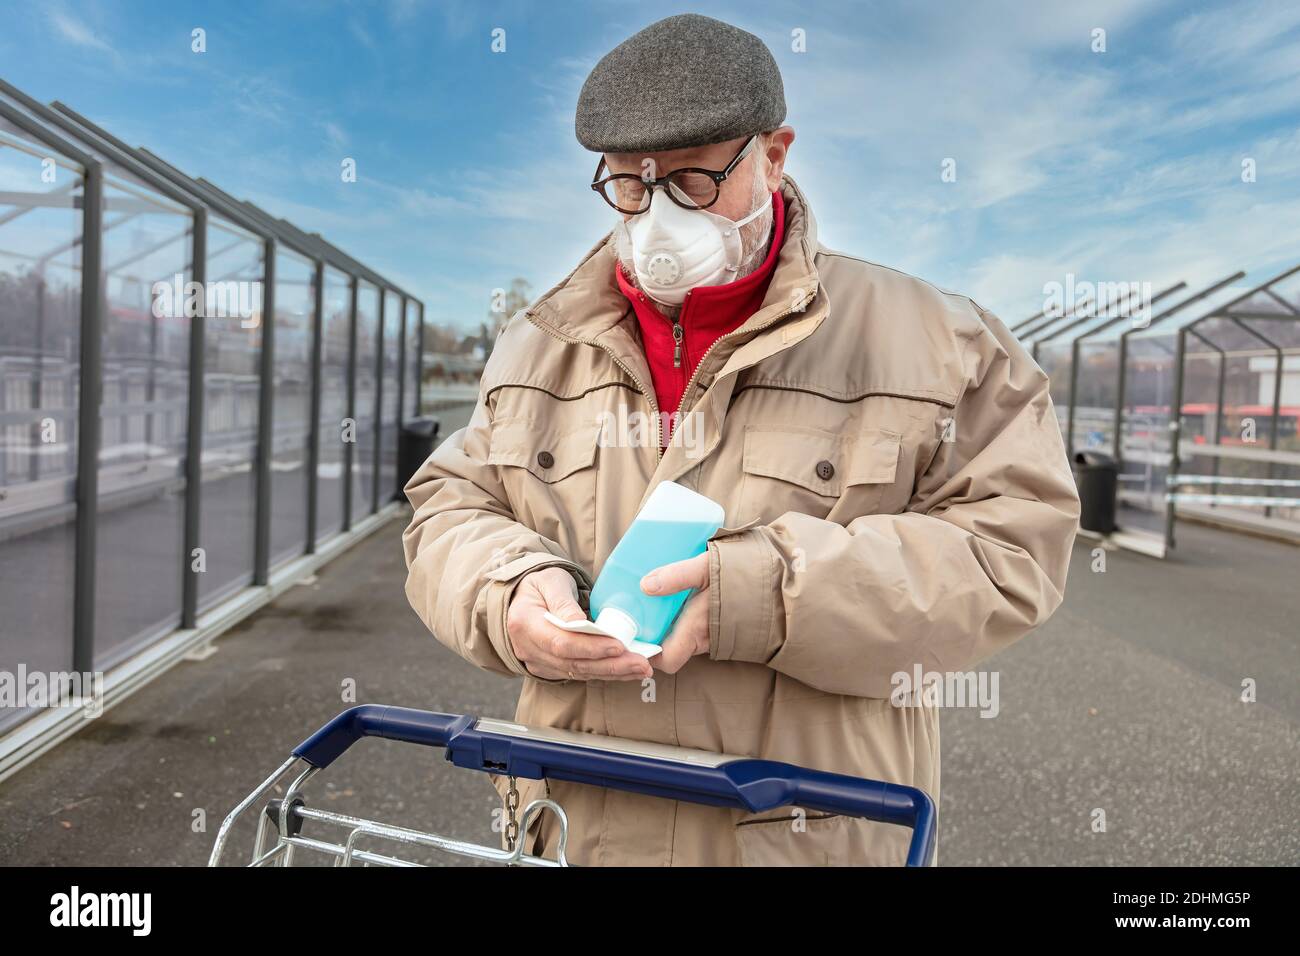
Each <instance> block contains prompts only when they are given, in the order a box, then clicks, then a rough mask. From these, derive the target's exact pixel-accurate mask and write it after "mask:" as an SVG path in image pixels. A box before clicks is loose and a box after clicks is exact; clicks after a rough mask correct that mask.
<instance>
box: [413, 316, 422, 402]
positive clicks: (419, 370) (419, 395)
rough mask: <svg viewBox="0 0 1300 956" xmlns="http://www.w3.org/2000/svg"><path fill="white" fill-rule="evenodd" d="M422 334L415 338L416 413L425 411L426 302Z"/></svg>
mask: <svg viewBox="0 0 1300 956" xmlns="http://www.w3.org/2000/svg"><path fill="white" fill-rule="evenodd" d="M419 328H420V334H419V338H417V339H416V340H415V346H416V348H415V358H416V362H415V414H416V415H420V414H421V413H423V411H424V303H423V302H421V303H420V326H419Z"/></svg>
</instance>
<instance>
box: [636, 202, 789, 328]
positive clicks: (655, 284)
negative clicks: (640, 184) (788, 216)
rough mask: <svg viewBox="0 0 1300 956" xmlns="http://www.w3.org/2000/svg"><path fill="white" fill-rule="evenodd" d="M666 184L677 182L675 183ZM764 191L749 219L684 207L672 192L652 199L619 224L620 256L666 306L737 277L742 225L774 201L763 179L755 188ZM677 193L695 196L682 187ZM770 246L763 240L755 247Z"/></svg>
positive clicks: (741, 250) (741, 253)
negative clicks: (635, 214) (670, 194)
mask: <svg viewBox="0 0 1300 956" xmlns="http://www.w3.org/2000/svg"><path fill="white" fill-rule="evenodd" d="M664 188H665V189H676V188H677V187H675V186H673V185H672V184H671V183H670V184H668V185H667V186H665V187H664ZM759 191H762V193H763V194H764V195H766V197H767V198H766V201H765V202H760V203H758V208H757V209H755V210H754V211H753V212H751V213H750V214H749V215H748V216H746V217H745V218H744V219H738V220H734V221H733V220H731V219H728V218H727V217H726V216H719V215H718V214H717V213H712V212H709V211H708V210H707V209H683V208H682V207H681V206H679V205H678V204H677V203H675V202H673V200H672V198H671V197H670V196H660V197H658V201H653V200H652V201H651V202H650V208H649V209H648V210H647V211H646V212H643V213H641V214H640V215H637V216H633V217H631V219H627V220H620V221H619V223H618V225H617V226H615V236H616V239H617V241H618V247H619V258H620V259H621V260H623V261H624V262H629V264H630V265H631V267H632V269H633V271H634V272H635V274H636V278H637V283H638V284H639V285H640V286H641V289H642V290H643V291H644V292H645V293H646V294H647V295H648V296H650V297H651V298H652V299H655V300H656V301H658V302H662V303H663V304H664V305H670V306H678V305H681V304H682V302H684V301H685V300H686V293H687V292H689V291H691V289H694V288H695V287H696V286H706V285H723V284H725V283H727V282H731V281H733V280H734V279H735V278H736V277H737V275H738V274H739V272H740V267H741V265H742V264H743V263H742V261H741V260H742V257H743V255H744V244H743V243H742V242H741V238H740V227H741V226H744V225H746V224H748V223H751V222H753V221H754V220H755V219H757V218H758V217H759V216H761V215H762V214H763V213H765V212H766V211H767V209H768V207H769V206H771V204H772V196H771V194H769V193H767V192H766V189H765V187H764V186H763V185H762V181H761V180H759V181H758V182H757V183H756V184H755V192H756V193H758V192H759ZM646 195H647V196H649V195H651V194H650V193H647V194H646ZM677 195H678V196H680V197H681V198H682V199H683V200H684V201H689V200H686V196H685V195H684V194H683V193H682V192H681V191H678V193H677ZM765 245H766V243H758V244H757V246H756V249H755V252H757V251H759V250H762V249H764V248H765ZM629 247H630V255H629V252H628V250H629Z"/></svg>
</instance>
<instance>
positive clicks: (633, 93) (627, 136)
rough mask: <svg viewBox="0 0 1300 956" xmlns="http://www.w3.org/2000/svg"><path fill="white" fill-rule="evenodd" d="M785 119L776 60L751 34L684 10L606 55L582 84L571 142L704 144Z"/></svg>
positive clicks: (607, 146) (597, 146) (618, 146)
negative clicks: (576, 140)
mask: <svg viewBox="0 0 1300 956" xmlns="http://www.w3.org/2000/svg"><path fill="white" fill-rule="evenodd" d="M784 120H785V88H784V86H783V85H782V83H781V71H780V70H778V69H777V67H776V60H774V59H773V58H772V53H771V51H770V50H768V48H767V46H766V45H764V43H763V41H762V40H760V39H759V38H758V37H756V36H754V34H752V33H746V32H745V31H744V30H741V29H739V28H738V27H733V26H732V25H731V24H729V23H723V22H722V21H721V20H714V19H713V18H712V17H704V16H700V15H699V14H696V13H683V14H681V15H680V16H675V17H668V18H667V19H665V20H660V21H659V22H658V23H652V24H650V26H648V27H646V28H645V29H644V30H642V31H641V32H640V33H637V34H634V35H633V36H631V37H628V38H627V39H626V40H624V41H623V42H622V43H620V44H619V45H618V46H616V47H615V48H614V49H612V50H610V51H609V52H608V53H606V54H605V55H604V56H603V57H602V58H601V60H600V62H599V63H597V64H596V68H595V69H594V70H592V71H591V75H590V76H589V77H587V82H586V83H584V84H582V93H581V94H579V96H578V112H577V121H576V123H575V127H576V130H577V134H578V142H580V143H581V144H582V145H583V146H585V147H587V149H590V150H593V151H594V152H598V153H641V152H645V153H651V152H658V151H659V150H666V149H681V148H682V147H685V146H707V145H709V144H710V143H721V142H725V141H726V140H729V139H739V138H740V137H742V136H749V135H752V134H754V133H759V132H763V131H766V130H769V129H775V128H776V127H778V126H780V125H781V123H782V121H784Z"/></svg>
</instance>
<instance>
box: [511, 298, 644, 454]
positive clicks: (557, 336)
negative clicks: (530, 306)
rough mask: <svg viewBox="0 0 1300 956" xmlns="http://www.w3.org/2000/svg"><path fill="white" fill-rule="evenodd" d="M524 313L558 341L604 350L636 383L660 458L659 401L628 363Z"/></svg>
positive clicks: (590, 341)
mask: <svg viewBox="0 0 1300 956" xmlns="http://www.w3.org/2000/svg"><path fill="white" fill-rule="evenodd" d="M524 315H526V316H527V317H528V321H529V322H532V323H533V325H535V326H537V327H538V328H539V329H541V330H542V331H543V332H545V333H546V334H547V335H549V336H550V337H551V338H553V339H557V340H558V341H560V342H567V343H568V344H569V345H592V346H595V347H596V348H598V349H600V350H601V351H602V352H604V353H605V354H606V355H608V356H609V357H610V358H611V359H613V360H614V364H615V365H617V366H618V367H619V368H621V369H622V370H623V372H624V374H626V375H627V377H628V378H630V379H631V380H632V381H633V382H634V383H635V384H636V388H637V391H638V392H640V393H641V397H642V398H644V399H645V400H646V401H647V402H649V403H650V411H651V412H652V413H653V414H652V417H653V418H654V420H655V461H659V460H661V459H662V458H663V456H664V450H663V422H661V421H660V420H659V403H658V402H657V401H656V400H655V397H654V394H653V393H652V392H649V391H647V390H646V387H645V385H643V384H642V382H641V379H639V378H638V377H637V374H636V372H634V371H632V369H631V368H629V367H628V365H627V364H626V363H625V362H624V361H623V360H622V359H620V358H619V357H618V356H617V355H615V354H614V350H613V349H611V348H610V347H609V346H607V345H601V344H600V343H599V342H593V341H592V340H591V339H578V338H574V337H572V336H569V335H561V334H560V333H559V332H556V331H555V330H554V329H552V328H551V327H550V326H548V325H546V324H545V323H543V322H540V321H538V319H537V318H536V317H535V316H534V315H533V313H531V312H525V313H524Z"/></svg>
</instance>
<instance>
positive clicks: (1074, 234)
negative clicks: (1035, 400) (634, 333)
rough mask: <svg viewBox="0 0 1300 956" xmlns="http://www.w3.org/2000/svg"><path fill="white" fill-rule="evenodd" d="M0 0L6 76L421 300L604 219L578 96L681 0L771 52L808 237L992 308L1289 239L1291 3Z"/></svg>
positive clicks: (1271, 260)
mask: <svg viewBox="0 0 1300 956" xmlns="http://www.w3.org/2000/svg"><path fill="white" fill-rule="evenodd" d="M4 5H5V7H6V8H7V9H6V10H4V11H3V12H0V20H3V21H4V23H5V29H4V30H3V31H0V74H2V75H3V76H4V77H5V79H7V80H9V81H10V82H12V83H14V84H15V85H17V86H19V87H21V88H23V89H25V90H26V91H27V92H28V93H31V94H32V95H34V96H36V97H38V98H40V99H42V100H51V99H61V100H63V101H65V102H67V103H68V104H69V105H71V106H72V107H73V108H74V109H77V110H79V111H80V112H82V113H85V114H86V115H88V116H89V117H90V118H92V119H94V120H95V121H97V122H99V123H102V124H103V125H106V126H107V127H108V128H110V129H111V130H113V131H114V132H116V133H117V134H118V135H119V136H121V137H122V138H124V139H126V140H127V141H129V142H131V143H139V144H143V145H147V146H149V147H150V148H151V149H153V150H154V151H155V152H157V153H159V154H160V155H162V156H163V157H164V158H167V159H169V160H171V161H172V162H174V163H175V164H177V165H179V166H181V167H182V168H184V169H186V170H187V171H189V172H191V173H194V174H198V175H203V176H206V177H207V178H209V179H211V180H213V181H215V182H216V183H218V184H219V185H221V186H223V187H224V188H225V189H227V190H228V191H230V192H233V193H235V194H236V195H240V196H244V197H247V198H249V199H252V200H253V201H255V202H257V203H259V204H261V205H263V206H264V207H266V208H267V209H269V210H271V211H272V212H274V213H276V214H279V215H283V216H286V217H287V218H289V219H291V220H293V221H295V222H296V223H298V224H299V225H300V226H303V227H304V228H307V229H308V230H313V231H320V232H321V233H322V234H324V235H325V236H327V237H328V238H330V239H332V240H333V241H335V242H336V243H337V244H338V245H340V246H342V247H343V248H345V249H347V250H348V251H349V252H351V253H352V254H353V255H355V256H356V257H357V258H359V259H362V260H363V261H365V262H367V263H368V264H370V265H371V266H373V267H374V268H375V269H377V270H378V271H380V272H382V273H385V274H387V275H389V276H391V277H392V278H393V279H394V280H395V281H397V282H398V283H400V284H401V285H403V286H404V287H406V288H407V289H409V290H410V291H411V292H413V293H414V294H417V295H420V296H422V297H423V298H424V299H425V301H426V302H427V304H428V308H429V312H428V315H429V317H430V318H431V319H435V320H439V321H445V322H451V323H456V324H461V325H466V326H469V325H473V326H477V324H478V322H479V321H480V320H481V319H482V318H484V316H485V315H486V313H487V310H488V306H489V299H490V295H491V291H492V289H493V288H496V287H502V286H507V285H509V283H510V280H511V279H512V278H514V277H515V276H522V277H523V278H525V279H527V280H528V281H529V282H530V283H531V284H532V287H533V289H534V292H535V293H540V292H542V291H544V290H545V289H547V288H549V287H550V286H551V285H552V284H554V283H555V282H556V281H558V280H559V279H560V278H562V277H563V276H564V275H565V274H566V273H567V272H568V271H569V270H570V269H571V268H572V267H573V265H574V264H576V262H577V261H578V259H579V258H580V257H581V256H582V254H583V253H584V252H585V251H586V250H587V249H588V248H589V247H590V246H591V245H592V244H593V243H594V242H595V241H596V240H597V239H598V238H599V237H600V236H601V235H602V234H603V233H604V231H606V230H607V229H608V228H609V226H610V225H611V216H612V213H611V212H610V211H609V210H608V209H607V208H606V207H604V206H603V204H601V202H600V200H599V199H598V198H597V197H595V196H594V195H593V194H592V192H591V191H590V190H589V189H588V188H587V183H588V182H589V181H590V176H591V172H592V170H593V169H594V167H595V157H594V156H593V155H592V154H590V153H587V152H586V151H585V150H583V149H582V147H580V146H579V145H578V144H577V142H576V140H575V139H574V136H573V107H574V103H575V101H576V98H577V93H578V90H579V89H580V87H581V85H582V81H583V79H584V78H585V76H586V74H587V72H588V71H589V70H590V69H591V67H592V66H593V65H594V64H595V62H596V61H597V60H598V59H599V58H600V56H601V55H602V54H603V53H605V52H606V51H607V50H609V49H610V48H611V47H612V46H614V45H616V44H617V43H618V42H619V41H621V40H622V39H623V38H625V37H626V36H628V35H630V34H631V33H633V32H635V31H636V30H638V29H640V28H641V27H643V26H645V25H646V24H648V23H650V22H652V21H653V20H656V19H658V18H659V17H661V16H666V15H669V14H672V13H679V12H683V11H687V10H694V11H697V12H701V13H708V14H710V15H713V16H717V17H719V18H721V19H725V20H729V21H731V22H733V23H736V24H738V25H740V26H743V27H745V28H746V29H749V30H751V31H753V32H754V33H757V34H758V35H759V36H760V37H762V38H763V39H764V40H765V41H766V42H767V44H768V45H769V47H771V48H772V50H773V52H774V54H775V55H776V58H777V61H778V63H779V64H780V67H781V70H782V72H783V75H784V78H785V85H786V99H787V103H788V106H789V116H788V120H787V122H789V123H790V124H791V125H792V126H794V128H795V130H796V133H797V140H796V142H795V145H794V148H793V150H792V152H791V155H790V159H789V165H788V169H789V172H790V173H791V174H792V175H793V176H794V178H795V179H796V180H797V181H798V182H799V183H800V185H801V187H802V188H803V189H804V191H805V192H806V193H807V195H808V197H809V200H810V202H811V203H812V207H813V210H814V213H815V214H816V216H817V219H818V221H819V227H820V232H821V238H822V241H823V242H825V243H826V244H827V245H830V246H832V247H834V248H837V249H840V250H842V251H846V252H850V253H853V254H855V255H859V256H862V257H864V258H868V259H871V260H873V261H877V262H882V263H886V264H888V265H891V266H894V267H896V268H900V269H903V270H905V271H908V272H912V273H914V274H916V275H920V276H922V277H924V278H927V279H930V280H932V281H934V282H936V283H938V284H940V285H943V286H945V287H947V288H952V289H956V290H959V291H962V292H966V293H968V294H970V295H972V296H974V297H975V298H976V299H977V300H979V301H980V302H981V304H983V305H984V306H986V307H989V308H992V309H994V310H995V311H997V312H999V313H1000V314H1002V315H1003V316H1004V317H1005V318H1006V319H1007V320H1008V321H1009V322H1010V321H1015V320H1017V319H1019V318H1022V317H1024V316H1026V315H1028V314H1030V313H1032V312H1035V311H1037V310H1038V309H1039V308H1041V307H1042V299H1043V291H1042V289H1043V285H1044V283H1046V282H1050V281H1062V282H1063V281H1064V278H1065V276H1066V274H1067V273H1073V274H1074V275H1075V276H1076V277H1077V278H1078V279H1081V280H1093V281H1108V282H1109V281H1150V282H1152V283H1153V284H1154V285H1155V286H1156V287H1160V286H1162V285H1164V284H1167V283H1169V282H1172V281H1175V280H1177V279H1186V280H1187V281H1188V282H1189V284H1190V285H1191V286H1193V287H1196V286H1199V285H1203V284H1208V282H1209V281H1211V280H1212V279H1215V278H1218V277H1220V276H1223V275H1226V274H1228V273H1231V272H1233V271H1235V270H1236V269H1238V268H1242V269H1246V270H1247V271H1248V272H1249V273H1250V277H1251V278H1254V277H1255V276H1264V275H1267V274H1269V273H1271V272H1273V271H1280V269H1281V268H1282V267H1285V266H1288V265H1291V264H1293V263H1294V262H1295V261H1297V260H1298V259H1300V4H1295V3H1278V2H1260V0H1255V2H1252V0H1241V2H1236V3H1217V4H1212V3H1203V4H1198V3H1186V2H1172V0H1171V2H1156V0H1149V2H1148V0H1129V2H1105V0H1101V2H1095V3H1089V4H1080V3H1066V2H1057V3H1030V2H1022V3H978V2H975V3H968V2H930V3H913V2H880V3H872V4H870V5H868V4H864V3H815V4H809V3H807V2H799V3H778V2H764V0H750V2H747V3H734V4H733V3H707V4H699V3H675V4H671V5H666V6H657V5H653V4H631V3H626V2H623V3H615V2H565V3H557V2H552V3H525V2H517V3H486V2H485V3H470V2H437V0H428V2H420V0H401V2H389V3H380V2H372V3H361V2H355V3H344V2H338V3H327V2H308V0H283V2H267V3H258V4H244V3H216V2H213V3H207V4H204V3H186V2H167V3H161V2H158V3H149V2H138V0H137V2H112V0H110V2H103V3H89V2H83V3H78V2H72V0H50V2H42V3H39V4H28V3H21V4H20V3H15V2H12V0H5V4H4ZM196 27H201V28H203V29H204V30H205V31H206V33H207V52H205V53H203V54H195V53H193V52H191V50H190V36H191V30H193V29H194V28H196ZM495 28H501V29H504V30H505V39H506V50H505V52H504V53H493V52H492V51H491V42H492V31H493V30H494V29H495ZM1097 28H1101V29H1104V30H1105V31H1106V51H1105V52H1104V53H1097V52H1093V50H1092V48H1091V47H1092V44H1093V30H1094V29H1097ZM796 29H798V30H802V31H804V33H805V35H806V38H807V39H806V52H802V53H798V52H794V51H793V50H792V42H791V38H792V31H794V30H796ZM345 157H351V158H354V159H355V160H356V163H357V173H358V181H357V182H356V183H344V182H342V180H341V177H340V163H341V161H342V160H343V159H344V158H345ZM946 158H952V159H955V160H956V169H957V179H956V182H948V183H945V182H942V181H941V176H940V171H941V164H942V163H943V161H944V159H946ZM1246 158H1249V159H1253V160H1254V161H1255V167H1256V175H1257V180H1256V181H1255V182H1252V183H1243V182H1242V177H1241V170H1242V161H1243V159H1246Z"/></svg>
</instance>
